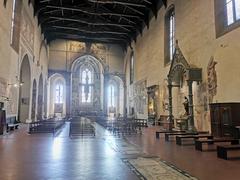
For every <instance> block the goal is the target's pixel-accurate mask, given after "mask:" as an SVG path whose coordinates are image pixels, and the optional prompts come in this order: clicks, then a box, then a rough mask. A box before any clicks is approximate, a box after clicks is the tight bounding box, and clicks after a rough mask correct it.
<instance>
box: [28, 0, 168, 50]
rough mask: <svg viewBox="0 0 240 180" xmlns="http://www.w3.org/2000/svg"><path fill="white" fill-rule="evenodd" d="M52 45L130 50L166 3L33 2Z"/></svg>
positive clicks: (133, 0)
mask: <svg viewBox="0 0 240 180" xmlns="http://www.w3.org/2000/svg"><path fill="white" fill-rule="evenodd" d="M29 1H32V3H33V6H34V14H35V15H37V16H38V22H39V25H41V27H42V28H41V29H42V32H43V33H44V35H45V37H46V39H47V41H48V42H50V41H51V40H53V39H58V38H61V39H73V40H74V39H75V40H81V41H91V42H106V43H111V42H112V43H118V44H121V45H123V46H128V45H130V44H131V42H132V41H133V40H134V41H136V39H137V36H138V35H139V34H142V31H143V28H144V27H145V26H147V27H148V26H149V21H150V19H151V18H152V17H153V16H155V17H157V14H158V10H159V8H161V7H162V6H163V5H165V6H166V2H167V1H166V0H81V1H80V0H29ZM125 48H126V47H125Z"/></svg>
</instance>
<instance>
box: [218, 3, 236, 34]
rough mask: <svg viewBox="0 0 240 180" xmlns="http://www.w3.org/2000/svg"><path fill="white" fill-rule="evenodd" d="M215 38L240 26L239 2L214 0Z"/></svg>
mask: <svg viewBox="0 0 240 180" xmlns="http://www.w3.org/2000/svg"><path fill="white" fill-rule="evenodd" d="M215 26H216V37H220V36H222V35H224V34H225V33H227V32H230V31H232V30H234V29H235V28H237V27H239V26H240V0H215Z"/></svg>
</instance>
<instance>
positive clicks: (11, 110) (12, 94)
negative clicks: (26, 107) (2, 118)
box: [7, 86, 18, 114]
mask: <svg viewBox="0 0 240 180" xmlns="http://www.w3.org/2000/svg"><path fill="white" fill-rule="evenodd" d="M8 98H9V99H8V101H7V111H8V114H17V105H18V104H17V103H16V101H17V98H18V90H17V88H15V87H13V86H10V87H9V88H8Z"/></svg>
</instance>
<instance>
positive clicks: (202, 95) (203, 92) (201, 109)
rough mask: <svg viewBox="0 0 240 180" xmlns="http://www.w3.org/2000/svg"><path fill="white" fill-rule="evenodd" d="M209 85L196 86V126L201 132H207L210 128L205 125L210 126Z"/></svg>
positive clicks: (204, 83)
mask: <svg viewBox="0 0 240 180" xmlns="http://www.w3.org/2000/svg"><path fill="white" fill-rule="evenodd" d="M207 86H208V85H207V83H206V82H203V83H201V84H199V85H195V86H194V92H193V94H195V96H194V105H195V106H194V116H195V121H196V126H197V128H198V129H199V130H204V129H205V130H206V128H208V127H204V125H207V124H209V123H208V122H209V121H210V120H209V113H208V92H207V91H208V90H207Z"/></svg>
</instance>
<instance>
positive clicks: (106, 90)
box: [103, 74, 109, 114]
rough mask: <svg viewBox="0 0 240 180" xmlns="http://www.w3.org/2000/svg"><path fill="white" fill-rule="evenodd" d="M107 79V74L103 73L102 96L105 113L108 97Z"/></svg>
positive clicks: (105, 111) (105, 112)
mask: <svg viewBox="0 0 240 180" xmlns="http://www.w3.org/2000/svg"><path fill="white" fill-rule="evenodd" d="M108 81H109V74H104V84H103V85H104V87H103V89H104V93H103V94H104V97H103V112H104V114H107V103H108V102H107V98H108Z"/></svg>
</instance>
